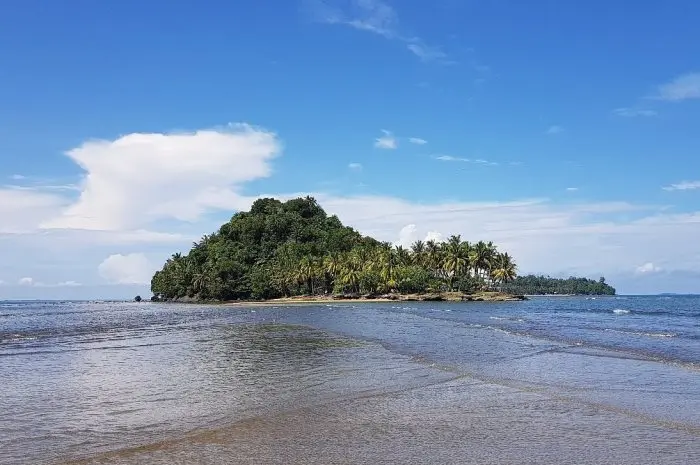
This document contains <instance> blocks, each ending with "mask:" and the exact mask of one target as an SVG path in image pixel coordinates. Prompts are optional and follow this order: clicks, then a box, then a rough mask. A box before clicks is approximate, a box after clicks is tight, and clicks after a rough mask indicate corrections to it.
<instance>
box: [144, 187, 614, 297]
mask: <svg viewBox="0 0 700 465" xmlns="http://www.w3.org/2000/svg"><path fill="white" fill-rule="evenodd" d="M516 270H517V267H516V264H515V261H514V260H513V258H512V257H511V256H510V255H509V254H508V253H502V252H500V251H499V250H498V248H497V247H496V246H495V245H494V244H493V243H492V242H483V241H479V242H475V243H470V242H468V241H463V240H462V238H461V237H460V236H459V235H453V236H450V237H449V238H448V239H447V240H446V241H445V242H440V243H438V242H434V241H427V242H423V241H417V242H415V243H414V244H412V245H411V247H410V248H403V247H401V246H393V245H392V244H390V243H387V242H379V241H377V240H375V239H373V238H371V237H366V236H362V235H361V234H360V233H358V232H357V231H355V230H354V229H352V228H350V227H347V226H344V225H343V224H342V223H341V222H340V220H339V219H338V217H336V216H329V215H327V214H326V212H325V211H324V210H323V209H322V208H321V207H320V206H319V204H318V203H317V202H316V200H315V199H313V198H311V197H306V198H297V199H293V200H289V201H287V202H281V201H279V200H275V199H271V198H266V199H260V200H257V201H256V202H255V203H254V204H253V205H252V207H251V209H250V211H249V212H239V213H236V214H235V215H233V217H232V218H231V220H230V221H229V222H228V223H226V224H224V225H223V226H221V228H219V230H218V231H216V232H215V233H213V234H211V235H206V236H204V237H202V239H201V240H200V241H198V242H196V243H194V244H193V245H192V249H191V250H190V251H189V253H187V254H186V255H182V254H180V253H176V254H174V255H173V256H172V257H171V258H169V259H168V260H167V262H166V263H165V265H164V266H163V269H162V270H160V271H158V272H156V273H155V275H154V276H153V279H152V280H151V291H152V292H153V294H154V298H155V299H163V300H173V299H182V298H189V299H198V300H222V301H226V300H263V299H272V298H279V297H289V296H298V295H329V294H346V295H353V294H356V295H359V294H362V295H368V294H369V295H378V294H386V293H401V294H422V293H428V292H433V293H434V292H446V291H457V292H463V293H472V292H474V291H478V290H503V291H506V292H510V293H515V294H524V293H537V294H539V293H543V294H544V293H548V294H549V293H560V294H561V293H576V294H592V293H609V292H610V291H612V292H613V293H614V290H613V289H612V288H609V287H608V286H605V285H604V284H602V283H599V282H597V281H590V280H585V279H580V278H571V279H569V280H555V279H552V278H542V277H530V276H527V277H523V278H517V273H516Z"/></svg>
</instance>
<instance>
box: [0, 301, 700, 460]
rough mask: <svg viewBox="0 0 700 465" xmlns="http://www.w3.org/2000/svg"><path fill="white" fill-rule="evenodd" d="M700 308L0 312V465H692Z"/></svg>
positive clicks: (49, 306)
mask: <svg viewBox="0 0 700 465" xmlns="http://www.w3.org/2000/svg"><path fill="white" fill-rule="evenodd" d="M699 366H700V298H694V297H672V298H663V297H628V298H619V297H618V298H615V297H610V298H607V297H600V298H596V299H585V298H564V297H557V298H534V299H533V300H530V301H527V302H512V303H459V304H451V303H413V304H406V303H400V304H396V303H381V304H367V303H361V304H352V303H342V304H332V305H312V306H299V307H286V308H282V307H278V308H275V307H255V308H242V307H235V308H234V307H229V308H224V307H206V306H184V305H170V304H148V303H142V304H132V303H76V302H27V303H13V302H4V303H0V386H2V391H0V405H1V406H2V408H1V409H0V463H7V464H15V463H66V462H71V461H75V460H84V462H83V463H231V461H232V460H233V459H236V460H237V461H238V463H464V462H467V463H469V462H470V461H471V462H473V463H506V464H507V463H514V464H515V463H553V464H554V463H574V462H575V463H582V464H588V463H590V464H593V463H659V462H664V463H700V371H699V370H698V367H699Z"/></svg>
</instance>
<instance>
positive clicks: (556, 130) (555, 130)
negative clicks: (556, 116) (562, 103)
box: [546, 125, 564, 135]
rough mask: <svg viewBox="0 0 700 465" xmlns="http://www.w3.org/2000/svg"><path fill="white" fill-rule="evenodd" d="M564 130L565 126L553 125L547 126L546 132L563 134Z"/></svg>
mask: <svg viewBox="0 0 700 465" xmlns="http://www.w3.org/2000/svg"><path fill="white" fill-rule="evenodd" d="M562 132H564V128H563V127H561V126H557V125H553V126H550V127H548V128H547V131H546V133H547V134H550V135H554V134H561V133H562Z"/></svg>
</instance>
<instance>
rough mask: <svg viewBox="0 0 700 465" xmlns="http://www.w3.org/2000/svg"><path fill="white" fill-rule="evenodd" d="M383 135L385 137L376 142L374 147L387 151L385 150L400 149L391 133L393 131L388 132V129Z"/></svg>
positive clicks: (377, 139)
mask: <svg viewBox="0 0 700 465" xmlns="http://www.w3.org/2000/svg"><path fill="white" fill-rule="evenodd" d="M382 133H384V135H383V136H381V137H378V138H376V139H375V140H374V146H375V147H376V148H378V149H385V150H395V149H396V148H398V146H399V144H398V141H397V140H396V138H395V137H394V135H393V134H392V133H391V131H387V130H386V129H382Z"/></svg>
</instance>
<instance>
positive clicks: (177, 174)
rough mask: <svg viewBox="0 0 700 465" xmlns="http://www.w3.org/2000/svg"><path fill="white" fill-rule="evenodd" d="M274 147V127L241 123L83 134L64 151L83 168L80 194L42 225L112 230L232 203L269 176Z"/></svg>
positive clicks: (184, 217)
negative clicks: (104, 136) (245, 187)
mask: <svg viewBox="0 0 700 465" xmlns="http://www.w3.org/2000/svg"><path fill="white" fill-rule="evenodd" d="M280 150H281V147H280V143H279V141H278V140H277V137H276V135H275V134H273V133H271V132H268V131H265V130H262V129H257V128H253V127H251V126H249V125H244V124H236V125H230V126H228V127H226V128H221V129H214V130H201V131H196V132H193V133H173V134H159V133H144V134H129V135H126V136H122V137H120V138H118V139H116V140H95V141H89V142H86V143H84V144H82V145H81V146H80V147H77V148H75V149H72V150H70V151H68V152H67V155H68V157H69V158H70V159H71V160H72V161H74V162H75V163H76V164H77V165H79V166H80V167H81V168H82V169H83V170H84V172H85V175H84V179H83V181H82V183H81V186H80V188H81V192H80V196H79V198H78V199H77V201H75V202H74V203H72V204H71V205H70V206H68V208H66V209H65V210H64V211H63V212H62V213H61V214H60V215H59V216H57V217H55V218H53V219H51V220H49V221H46V222H44V223H43V225H42V226H43V227H45V228H69V229H87V230H113V231H118V230H127V229H136V228H138V227H141V226H144V225H148V224H150V223H153V222H155V221H157V220H163V219H176V220H181V221H195V220H197V219H198V218H200V217H201V216H202V214H204V213H205V212H207V211H210V210H216V209H226V210H233V209H235V208H237V207H238V205H239V202H240V195H239V194H238V192H237V189H239V188H240V186H241V184H243V183H245V182H248V181H252V180H254V179H258V178H263V177H266V176H269V175H270V173H271V167H270V161H271V159H272V158H274V157H275V156H276V155H277V154H278V153H279V152H280Z"/></svg>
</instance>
